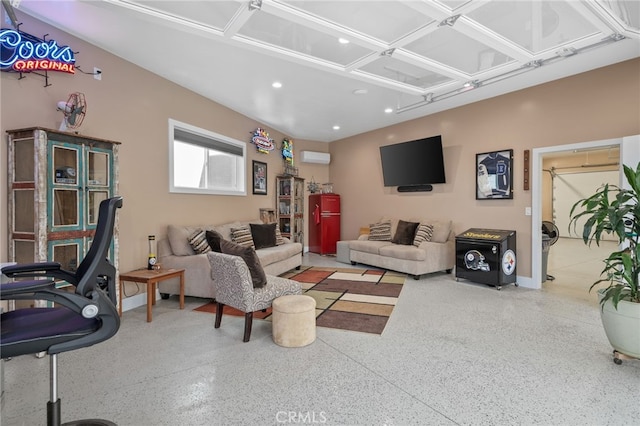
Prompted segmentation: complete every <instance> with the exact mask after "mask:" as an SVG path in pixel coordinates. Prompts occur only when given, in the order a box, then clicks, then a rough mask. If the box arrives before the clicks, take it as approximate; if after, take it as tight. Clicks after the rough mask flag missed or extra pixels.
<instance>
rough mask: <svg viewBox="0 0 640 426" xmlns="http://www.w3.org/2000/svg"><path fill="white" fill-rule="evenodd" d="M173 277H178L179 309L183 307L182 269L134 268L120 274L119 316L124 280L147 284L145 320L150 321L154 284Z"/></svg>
mask: <svg viewBox="0 0 640 426" xmlns="http://www.w3.org/2000/svg"><path fill="white" fill-rule="evenodd" d="M175 277H180V309H184V269H158V270H149V269H136V270H134V271H130V272H126V273H124V274H120V292H119V294H120V297H119V299H120V300H119V303H118V313H119V314H120V316H122V289H123V288H124V286H123V283H124V282H125V281H130V282H134V283H143V284H147V322H151V321H152V319H153V318H152V314H151V309H152V307H153V305H155V304H156V284H157V283H159V282H160V281H164V280H168V279H171V278H175Z"/></svg>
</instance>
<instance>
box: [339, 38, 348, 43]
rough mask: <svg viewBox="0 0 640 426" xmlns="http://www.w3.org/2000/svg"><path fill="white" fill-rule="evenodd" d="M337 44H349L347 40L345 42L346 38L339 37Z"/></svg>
mask: <svg viewBox="0 0 640 426" xmlns="http://www.w3.org/2000/svg"><path fill="white" fill-rule="evenodd" d="M338 43H340V44H349V40H347V39H346V38H342V37H340V38H339V39H338Z"/></svg>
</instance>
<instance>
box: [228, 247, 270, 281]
mask: <svg viewBox="0 0 640 426" xmlns="http://www.w3.org/2000/svg"><path fill="white" fill-rule="evenodd" d="M220 248H221V249H222V253H225V254H231V255H233V256H240V257H241V258H242V260H244V263H246V264H247V266H248V267H249V273H250V274H251V282H252V283H253V288H262V287H264V286H265V285H267V275H266V274H265V273H264V269H262V264H261V263H260V259H258V255H257V254H256V251H255V250H254V249H253V248H252V247H248V246H243V245H240V244H236V243H233V242H231V241H227V240H221V241H220Z"/></svg>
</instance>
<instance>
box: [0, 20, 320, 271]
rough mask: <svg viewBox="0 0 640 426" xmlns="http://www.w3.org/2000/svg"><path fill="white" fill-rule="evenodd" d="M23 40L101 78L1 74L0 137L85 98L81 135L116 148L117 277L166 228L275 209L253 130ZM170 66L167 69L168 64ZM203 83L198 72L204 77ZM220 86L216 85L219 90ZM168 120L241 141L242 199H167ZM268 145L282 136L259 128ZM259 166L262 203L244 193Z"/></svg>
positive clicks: (46, 29)
mask: <svg viewBox="0 0 640 426" xmlns="http://www.w3.org/2000/svg"><path fill="white" fill-rule="evenodd" d="M22 21H23V22H24V24H23V25H22V27H21V29H22V30H23V31H26V32H29V33H32V34H35V35H38V34H47V33H48V34H49V36H48V38H49V39H56V40H57V41H58V43H59V44H61V45H69V46H71V48H72V49H74V51H79V53H78V54H77V55H76V62H77V64H78V65H80V66H81V67H82V68H85V70H91V71H92V70H93V67H94V66H97V67H99V68H101V69H102V72H103V76H102V81H97V80H95V79H94V78H93V76H91V75H84V74H82V73H77V74H76V75H65V74H61V73H53V72H52V73H50V74H49V75H50V78H49V82H50V84H51V85H50V86H49V87H44V84H45V80H44V78H43V77H40V76H37V75H28V76H27V77H26V78H24V79H22V80H19V79H18V75H17V74H13V73H4V72H3V73H0V74H1V75H0V78H1V80H0V100H1V112H0V130H1V132H2V134H3V135H5V131H6V130H9V129H16V128H23V127H31V126H43V127H48V128H54V129H57V128H58V127H59V125H60V122H61V119H62V114H61V113H60V112H59V111H56V103H57V101H60V100H66V99H67V98H68V96H69V93H71V92H76V91H80V92H83V93H84V94H85V95H86V99H87V104H88V107H87V115H86V118H85V120H84V123H83V125H82V127H81V128H80V133H82V134H83V135H87V136H94V137H98V138H103V139H110V140H115V141H120V142H122V145H121V149H120V195H122V196H123V197H124V206H123V208H122V209H121V210H120V212H119V218H120V250H121V251H120V268H121V270H122V271H127V270H130V269H134V268H138V267H142V266H144V265H145V264H146V257H147V235H150V234H155V235H158V236H162V235H164V234H165V229H166V226H167V225H168V224H170V223H179V224H208V223H211V224H215V223H224V222H227V221H232V220H236V219H254V218H258V215H259V210H258V209H259V208H261V207H272V208H273V207H275V193H274V191H275V175H276V174H277V173H280V172H282V171H283V165H282V158H281V155H280V153H279V151H273V152H272V153H270V154H268V155H265V154H260V153H258V152H256V149H255V146H254V145H252V144H250V143H248V142H249V140H250V137H251V133H252V132H253V130H254V129H255V128H256V127H259V126H260V127H265V126H264V125H262V124H261V123H259V122H257V121H255V120H252V119H250V118H248V117H245V116H243V115H241V114H238V113H236V112H234V111H231V110H230V109H228V108H225V107H224V106H221V105H219V104H217V103H215V102H211V101H209V100H207V99H205V98H203V97H201V96H199V95H198V94H196V93H193V92H190V91H188V90H186V89H184V88H182V87H180V86H177V85H175V84H172V83H170V82H168V81H166V80H164V79H163V78H160V77H159V76H157V75H154V74H152V73H149V72H147V71H145V70H144V69H142V68H139V67H137V66H135V65H133V64H131V63H129V62H126V61H124V60H121V59H119V58H118V57H116V56H113V55H111V54H109V53H107V52H105V51H104V50H101V49H98V48H96V47H95V46H92V45H90V44H87V43H85V42H83V41H81V40H79V39H77V38H75V37H73V36H70V35H69V34H66V33H63V32H61V31H59V30H57V29H55V28H53V27H50V26H48V25H46V24H43V23H41V22H39V21H37V20H34V19H32V18H29V17H25V18H24V19H22ZM167 66H169V64H167ZM203 78H206V70H203ZM223 84H224V83H223ZM169 118H173V119H176V120H179V121H182V122H184V123H188V124H191V125H194V126H198V127H201V128H204V129H207V130H211V131H213V132H216V133H220V134H223V135H226V136H228V137H231V138H234V139H237V140H240V141H247V143H248V146H247V152H248V161H247V183H248V195H247V196H246V197H238V196H212V195H191V194H170V193H169V174H168V164H169V159H168V136H167V132H168V120H169ZM267 131H268V132H269V134H270V136H271V138H273V139H274V140H275V141H276V143H277V146H278V147H279V146H280V143H281V142H282V139H283V138H284V137H285V136H286V135H283V134H281V133H279V132H277V131H275V130H273V129H269V128H267ZM0 145H1V147H0V164H1V165H2V166H1V170H2V173H0V199H1V200H2V207H1V210H0V211H1V214H2V216H1V217H0V240H1V241H2V243H1V244H0V261H6V260H7V259H8V253H7V241H8V237H7V220H6V212H7V180H6V179H7V178H6V173H5V170H6V164H7V159H6V155H7V147H6V143H2V144H0ZM328 149H329V145H328V144H326V143H321V142H313V141H303V140H294V154H295V155H296V156H299V154H300V151H302V150H312V151H322V152H328ZM255 159H257V160H260V161H263V162H266V163H267V164H268V194H267V195H266V196H264V195H252V194H251V174H250V169H251V160H255ZM296 166H298V167H299V168H300V173H299V174H300V176H302V177H304V178H307V179H311V177H314V178H315V180H316V181H317V182H327V181H328V177H329V169H328V166H324V165H309V164H302V163H300V162H299V161H297V162H296Z"/></svg>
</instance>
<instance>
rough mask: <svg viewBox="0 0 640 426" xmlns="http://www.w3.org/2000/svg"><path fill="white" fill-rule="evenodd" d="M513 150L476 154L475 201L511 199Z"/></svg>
mask: <svg viewBox="0 0 640 426" xmlns="http://www.w3.org/2000/svg"><path fill="white" fill-rule="evenodd" d="M512 167H513V150H512V149H505V150H503V151H494V152H483V153H481V154H476V200H504V199H512V198H513V169H512Z"/></svg>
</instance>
